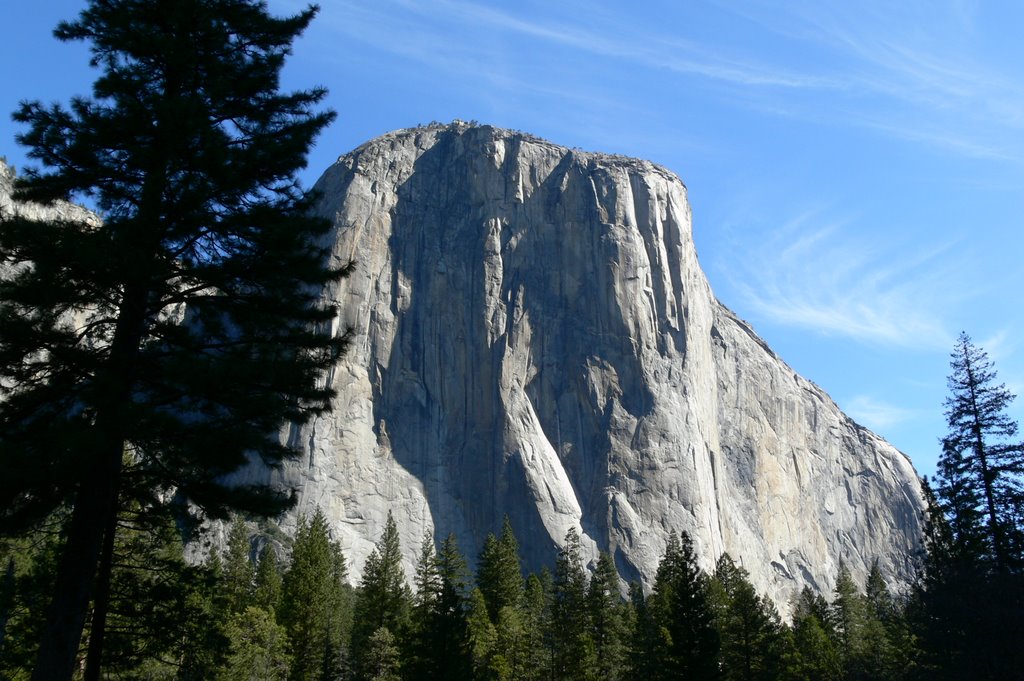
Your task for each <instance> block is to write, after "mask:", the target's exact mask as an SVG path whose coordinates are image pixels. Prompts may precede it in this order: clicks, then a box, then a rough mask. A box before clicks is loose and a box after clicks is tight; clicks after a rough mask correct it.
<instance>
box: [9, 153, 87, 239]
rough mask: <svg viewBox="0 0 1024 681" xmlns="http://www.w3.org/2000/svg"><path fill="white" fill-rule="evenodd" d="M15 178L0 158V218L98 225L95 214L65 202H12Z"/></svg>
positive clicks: (11, 169)
mask: <svg viewBox="0 0 1024 681" xmlns="http://www.w3.org/2000/svg"><path fill="white" fill-rule="evenodd" d="M16 177H17V176H16V173H15V170H14V168H12V167H11V166H9V165H8V164H7V162H6V161H5V160H4V159H3V158H0V218H2V217H5V216H13V215H19V216H21V217H23V218H26V219H29V220H68V221H73V222H85V223H87V224H90V225H95V226H98V225H99V224H100V218H99V217H98V216H97V215H96V214H95V213H92V212H90V211H88V210H86V209H85V208H82V207H81V206H77V205H75V204H73V203H68V202H67V201H58V202H55V203H52V204H49V205H42V204H37V203H23V202H16V201H14V198H13V191H14V189H13V188H14V181H15V178H16Z"/></svg>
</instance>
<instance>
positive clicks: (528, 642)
mask: <svg viewBox="0 0 1024 681" xmlns="http://www.w3.org/2000/svg"><path fill="white" fill-rule="evenodd" d="M553 591H554V579H553V578H552V577H551V573H550V572H549V571H548V569H547V568H542V569H541V571H540V573H538V574H531V575H530V576H529V577H527V578H526V587H525V588H524V590H523V608H522V612H523V622H524V627H525V629H526V632H525V638H524V640H523V649H524V651H525V653H524V656H525V659H524V661H523V669H524V674H525V678H527V679H549V678H551V675H552V673H553V672H552V669H551V667H552V655H551V647H552V645H551V644H552V638H553V634H552V625H551V610H552V592H553Z"/></svg>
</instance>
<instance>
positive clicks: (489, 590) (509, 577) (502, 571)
mask: <svg viewBox="0 0 1024 681" xmlns="http://www.w3.org/2000/svg"><path fill="white" fill-rule="evenodd" d="M476 583H477V587H478V588H479V589H480V593H481V594H483V597H484V600H485V601H486V603H487V612H488V614H489V615H490V617H491V622H497V621H498V612H499V611H500V610H501V609H502V608H505V607H512V608H515V607H518V605H519V600H520V599H521V598H522V596H523V571H522V568H521V567H520V564H519V543H518V542H517V541H516V536H515V533H514V532H513V531H512V523H511V522H510V521H509V519H508V516H505V520H504V522H503V524H502V528H501V538H500V539H497V538H495V536H494V535H493V534H488V535H487V538H486V539H485V540H484V547H483V550H482V551H481V552H480V560H479V563H478V565H477V573H476Z"/></svg>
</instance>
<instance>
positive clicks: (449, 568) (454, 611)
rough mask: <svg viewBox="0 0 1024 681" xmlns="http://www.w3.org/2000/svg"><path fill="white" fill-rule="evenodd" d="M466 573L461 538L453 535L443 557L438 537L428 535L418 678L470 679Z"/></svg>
mask: <svg viewBox="0 0 1024 681" xmlns="http://www.w3.org/2000/svg"><path fill="white" fill-rule="evenodd" d="M466 570H467V568H466V560H465V558H463V557H462V555H461V554H460V553H459V549H458V546H457V544H456V541H455V535H453V534H450V535H448V537H447V538H446V539H445V541H444V543H443V544H442V545H441V551H440V553H438V554H435V553H434V543H433V537H432V536H431V535H430V533H427V537H425V538H424V542H423V547H422V549H421V551H420V560H419V563H418V564H417V566H416V579H415V583H416V595H415V596H414V598H413V609H412V622H413V626H412V645H411V648H412V659H411V663H410V664H411V667H412V669H411V675H412V677H413V678H416V679H424V680H428V679H445V680H450V681H467V680H468V679H469V678H470V674H471V668H470V657H469V633H468V630H467V623H466V603H465V600H466V582H467V580H468V576H467V574H466Z"/></svg>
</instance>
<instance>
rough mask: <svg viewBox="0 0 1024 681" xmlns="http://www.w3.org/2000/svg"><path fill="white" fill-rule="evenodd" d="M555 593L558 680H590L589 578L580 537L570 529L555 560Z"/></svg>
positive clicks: (554, 645)
mask: <svg viewBox="0 0 1024 681" xmlns="http://www.w3.org/2000/svg"><path fill="white" fill-rule="evenodd" d="M554 577H555V580H554V585H553V589H552V594H551V642H552V649H553V650H552V659H553V661H554V673H555V678H559V679H566V681H569V680H571V679H578V680H582V679H586V678H587V677H588V676H589V675H590V673H591V671H592V669H593V667H594V666H595V659H594V642H593V640H592V639H591V638H590V632H589V626H588V624H589V622H588V620H589V617H588V614H589V613H588V612H587V575H586V573H585V572H584V571H583V555H582V550H581V547H580V536H579V534H578V533H577V532H576V528H574V527H570V528H569V531H568V532H566V534H565V543H564V545H563V546H562V550H561V551H559V553H558V558H557V559H556V560H555V575H554Z"/></svg>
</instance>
